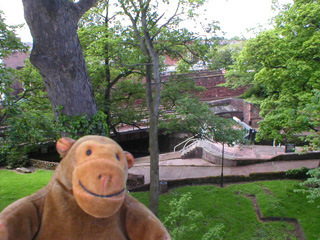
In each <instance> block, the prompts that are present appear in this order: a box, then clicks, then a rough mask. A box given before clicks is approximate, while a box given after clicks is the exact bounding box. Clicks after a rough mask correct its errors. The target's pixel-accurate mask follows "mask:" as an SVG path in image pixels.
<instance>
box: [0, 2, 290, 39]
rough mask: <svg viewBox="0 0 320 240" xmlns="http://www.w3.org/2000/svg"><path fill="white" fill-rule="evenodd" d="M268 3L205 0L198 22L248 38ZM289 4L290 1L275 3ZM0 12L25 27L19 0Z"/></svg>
mask: <svg viewBox="0 0 320 240" xmlns="http://www.w3.org/2000/svg"><path fill="white" fill-rule="evenodd" d="M271 2H272V0H208V3H207V6H206V7H205V9H206V11H205V12H204V14H203V15H202V19H203V20H204V19H206V20H208V21H210V20H211V21H212V20H216V21H219V22H220V24H219V25H220V27H221V30H222V31H224V32H225V33H226V35H225V37H226V38H232V37H234V36H239V37H242V36H244V37H247V38H249V37H250V36H252V34H250V33H248V32H247V31H246V30H247V29H250V28H254V27H257V26H258V25H262V26H265V27H267V25H268V20H269V19H270V18H271V17H272V16H275V15H276V13H274V12H273V11H272V10H271ZM279 2H280V3H289V2H293V0H279ZM0 10H2V11H3V12H4V13H5V17H6V20H7V21H6V23H7V24H9V25H15V24H21V23H25V20H24V16H23V5H22V0H0ZM17 33H18V36H19V37H20V38H21V40H22V41H23V42H32V37H31V35H30V32H29V29H28V26H27V25H26V24H25V26H24V28H23V29H21V30H19V31H17Z"/></svg>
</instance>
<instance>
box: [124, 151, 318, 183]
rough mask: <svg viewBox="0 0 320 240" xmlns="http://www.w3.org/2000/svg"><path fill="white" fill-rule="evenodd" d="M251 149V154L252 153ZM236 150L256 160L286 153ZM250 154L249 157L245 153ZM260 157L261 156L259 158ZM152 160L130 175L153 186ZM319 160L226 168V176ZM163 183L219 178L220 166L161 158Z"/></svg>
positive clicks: (168, 156) (143, 160)
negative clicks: (189, 179)
mask: <svg viewBox="0 0 320 240" xmlns="http://www.w3.org/2000/svg"><path fill="white" fill-rule="evenodd" d="M250 149H251V152H250ZM228 150H229V151H233V152H234V153H235V154H238V156H244V155H246V156H245V157H246V158H248V156H250V158H252V159H254V158H255V157H258V156H259V157H261V155H264V156H265V157H267V159H270V157H272V156H276V155H278V154H279V153H281V154H282V153H283V152H284V151H283V150H282V149H280V148H272V147H270V146H267V148H264V147H263V146H255V145H253V146H251V147H248V148H246V149H245V150H243V149H242V150H241V149H239V150H238V151H236V149H231V148H229V149H228ZM245 153H247V154H245ZM257 155H258V156H257ZM149 161H150V160H149V157H144V158H138V159H136V162H135V164H134V166H133V167H132V168H131V169H130V170H129V173H133V174H142V175H144V179H145V183H146V184H148V183H150V163H149ZM319 161H320V160H319V159H316V160H298V161H270V160H269V161H266V162H264V163H259V164H251V165H246V166H238V167H224V176H231V175H236V176H239V175H244V176H248V175H249V174H252V173H267V172H283V171H287V170H289V169H299V168H301V167H307V168H316V167H318V164H319ZM159 165H160V170H159V171H160V172H159V174H160V180H176V179H187V178H201V177H212V176H220V174H221V166H216V165H214V164H212V163H209V162H207V161H205V160H203V159H197V158H196V159H180V158H179V153H168V154H162V155H160V163H159Z"/></svg>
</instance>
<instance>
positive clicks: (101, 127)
mask: <svg viewBox="0 0 320 240" xmlns="http://www.w3.org/2000/svg"><path fill="white" fill-rule="evenodd" d="M58 130H59V132H62V133H64V134H65V135H66V136H68V137H70V138H73V139H75V140H76V139H78V138H80V137H82V136H85V135H101V136H108V134H109V132H108V125H107V123H106V115H105V114H104V113H103V112H101V111H99V112H98V113H96V114H95V115H93V116H92V117H91V118H88V117H87V116H66V115H64V114H59V116H58Z"/></svg>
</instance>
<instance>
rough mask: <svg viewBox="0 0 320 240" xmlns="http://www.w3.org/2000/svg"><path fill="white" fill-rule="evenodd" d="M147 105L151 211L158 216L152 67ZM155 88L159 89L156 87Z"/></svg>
mask: <svg viewBox="0 0 320 240" xmlns="http://www.w3.org/2000/svg"><path fill="white" fill-rule="evenodd" d="M146 84H147V91H146V92H147V104H148V110H149V117H150V123H149V153H150V195H149V209H150V210H151V211H152V212H153V213H154V214H155V215H156V216H158V206H159V141H158V115H159V111H158V110H157V109H158V108H157V107H156V106H157V105H158V104H159V102H158V103H157V102H156V98H155V97H153V95H154V94H153V89H152V66H151V65H147V66H146ZM155 88H157V87H156V86H155Z"/></svg>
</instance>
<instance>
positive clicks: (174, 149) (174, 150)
mask: <svg viewBox="0 0 320 240" xmlns="http://www.w3.org/2000/svg"><path fill="white" fill-rule="evenodd" d="M196 136H197V135H195V136H192V137H189V138H187V139H186V140H184V141H183V142H181V143H179V144H178V145H176V146H175V147H174V148H173V152H176V148H177V147H179V146H180V145H181V144H183V143H185V142H187V141H189V140H190V139H192V138H195V137H196Z"/></svg>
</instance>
